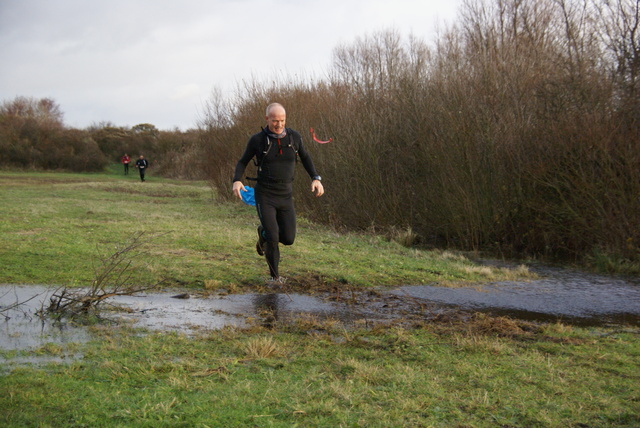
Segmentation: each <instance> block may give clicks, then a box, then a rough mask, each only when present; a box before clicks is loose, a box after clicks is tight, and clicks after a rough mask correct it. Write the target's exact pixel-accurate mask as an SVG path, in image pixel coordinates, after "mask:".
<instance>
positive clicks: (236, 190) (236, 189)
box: [233, 181, 247, 200]
mask: <svg viewBox="0 0 640 428" xmlns="http://www.w3.org/2000/svg"><path fill="white" fill-rule="evenodd" d="M241 191H242V192H246V191H247V189H245V187H244V184H242V181H234V182H233V194H234V195H236V197H237V198H238V199H240V200H242V195H241V194H240V192H241Z"/></svg>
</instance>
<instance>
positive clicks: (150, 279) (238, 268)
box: [0, 170, 526, 288]
mask: <svg viewBox="0 0 640 428" xmlns="http://www.w3.org/2000/svg"><path fill="white" fill-rule="evenodd" d="M118 173H119V170H118ZM118 173H115V172H110V173H106V174H64V173H21V172H15V173H14V172H0V185H1V188H0V198H1V200H2V204H1V206H0V264H1V265H2V266H3V272H2V274H0V281H1V282H4V283H24V284H34V283H37V284H53V285H74V284H78V285H87V284H88V283H90V281H91V280H92V279H93V277H94V273H95V270H96V269H99V262H100V260H101V259H102V258H104V257H105V256H107V255H109V254H111V253H113V252H114V251H116V250H117V249H118V248H122V247H123V246H125V245H126V244H127V242H130V240H131V239H132V238H133V237H135V236H138V235H139V234H141V233H142V234H144V235H143V237H142V239H143V240H144V241H145V242H147V245H146V246H145V252H144V254H141V255H140V256H138V257H136V258H135V259H134V260H132V262H133V263H134V265H133V268H132V269H131V272H132V273H133V275H134V276H133V278H132V279H133V280H134V281H136V282H138V283H155V282H157V281H160V280H164V281H165V284H166V285H169V286H177V287H183V288H202V287H204V285H205V284H207V285H209V286H213V287H218V286H220V287H230V286H251V285H258V284H262V283H263V282H264V278H265V277H266V276H267V273H268V271H267V269H266V264H265V262H264V259H262V258H260V257H258V256H257V255H256V253H255V238H256V227H257V216H256V214H255V209H254V208H253V207H249V206H246V205H244V204H242V203H240V202H238V203H231V204H230V203H221V202H217V201H216V195H215V194H214V193H213V191H212V190H211V188H210V187H209V186H208V185H207V184H206V183H203V182H184V181H173V180H166V179H162V178H158V177H154V176H153V175H151V176H150V177H149V178H148V180H147V181H146V182H145V183H141V182H140V181H139V179H137V176H136V174H135V171H133V172H132V174H131V175H129V176H123V175H119V174H118ZM281 272H282V274H283V275H284V276H287V277H289V279H290V283H291V284H292V285H293V286H295V285H297V286H299V287H303V288H304V287H307V288H309V287H311V288H313V287H322V286H333V285H338V286H354V287H362V286H372V285H398V284H423V283H431V282H436V281H437V282H447V283H452V282H456V281H467V280H471V281H476V280H484V279H487V278H496V279H499V278H504V277H508V276H513V275H521V274H523V273H524V274H526V272H513V271H508V270H500V269H489V268H486V267H478V266H476V265H474V264H473V263H471V262H470V261H468V260H466V259H465V258H464V257H460V256H457V255H454V254H451V253H442V252H426V251H417V250H413V249H408V248H405V247H403V246H401V245H399V244H397V243H395V242H392V241H389V240H387V239H384V238H382V237H376V236H365V235H339V234H336V233H333V232H331V231H330V230H328V229H326V228H323V227H318V226H316V225H314V224H311V223H309V222H308V221H305V220H304V219H300V221H299V233H298V238H297V240H296V243H295V245H293V246H292V247H287V248H284V249H283V250H282V262H281Z"/></svg>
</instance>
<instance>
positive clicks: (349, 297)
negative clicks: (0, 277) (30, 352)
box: [0, 266, 640, 350]
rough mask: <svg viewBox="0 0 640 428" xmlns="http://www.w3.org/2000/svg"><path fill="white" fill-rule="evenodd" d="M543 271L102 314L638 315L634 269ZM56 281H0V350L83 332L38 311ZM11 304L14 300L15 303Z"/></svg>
mask: <svg viewBox="0 0 640 428" xmlns="http://www.w3.org/2000/svg"><path fill="white" fill-rule="evenodd" d="M530 269H531V270H532V271H534V272H535V273H537V274H538V275H540V279H536V280H531V281H527V282H494V283H488V284H475V285H474V284H471V285H469V286H467V287H459V288H448V287H440V286H437V285H433V286H404V287H397V288H393V289H386V290H382V289H377V290H361V291H346V292H345V291H343V292H341V293H336V292H325V293H319V294H314V295H307V294H302V293H293V292H287V290H286V288H285V289H274V290H265V289H264V288H263V287H260V288H259V289H260V291H261V292H259V293H249V294H227V293H224V292H220V293H211V294H202V293H191V292H190V293H185V292H184V290H179V291H177V290H173V291H163V292H157V293H143V294H139V295H134V296H116V297H111V298H109V299H108V300H107V301H105V302H104V303H105V304H103V305H102V306H101V307H102V310H101V312H100V316H101V317H102V318H103V319H104V320H106V321H108V322H115V323H118V324H123V323H128V324H130V325H131V326H133V327H142V328H146V329H148V330H150V331H176V332H181V333H184V334H195V333H197V332H200V331H206V330H212V329H220V328H223V327H227V326H236V327H240V328H243V327H247V326H251V325H256V324H259V325H263V326H273V325H276V324H277V323H288V322H294V321H296V320H299V319H301V318H313V319H316V320H325V319H333V320H337V321H340V322H341V323H343V324H345V325H346V326H347V327H349V326H359V327H372V326H375V325H378V324H380V323H404V324H410V323H416V322H429V321H437V320H447V319H454V318H455V319H458V320H459V319H461V318H462V319H463V318H464V317H470V316H471V315H472V314H473V313H475V312H486V313H489V314H492V315H498V316H508V317H510V318H515V319H523V320H527V321H541V322H554V321H561V322H563V323H571V324H578V325H583V326H589V325H604V324H623V325H633V326H639V325H640V278H631V279H628V278H627V279H625V278H613V277H607V276H600V275H593V274H587V273H581V272H578V271H571V270H567V269H555V268H549V267H535V266H533V267H531V268H530ZM52 293H53V288H48V287H44V286H35V285H28V286H26V285H24V286H18V285H3V286H0V350H24V349H30V348H37V347H41V346H44V345H47V344H52V343H53V344H64V343H67V342H83V341H86V340H89V338H90V333H89V332H88V329H87V327H85V326H79V325H76V324H74V323H72V322H52V321H50V320H42V319H41V318H39V317H38V316H37V315H36V314H37V312H38V310H40V309H41V308H42V307H43V305H44V306H46V304H47V302H48V301H49V298H50V297H51V294H52ZM13 306H15V307H13Z"/></svg>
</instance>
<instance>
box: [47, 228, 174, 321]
mask: <svg viewBox="0 0 640 428" xmlns="http://www.w3.org/2000/svg"><path fill="white" fill-rule="evenodd" d="M144 237H145V233H144V232H140V233H138V234H137V235H135V236H134V238H133V239H132V240H131V241H130V242H128V243H127V244H125V245H124V246H123V247H121V248H119V249H117V250H116V251H115V252H114V253H113V254H111V255H109V256H107V257H104V258H102V259H101V260H100V264H99V265H98V266H97V267H96V269H95V271H96V274H95V279H94V280H93V282H92V284H91V286H90V287H88V288H82V289H71V288H69V287H61V288H59V289H58V290H55V291H54V292H53V294H52V296H51V298H50V301H49V306H47V307H46V308H43V309H42V310H41V311H39V315H41V316H55V317H73V316H77V315H82V314H88V313H89V312H91V311H94V310H96V309H98V307H99V306H100V304H101V303H103V302H104V301H105V300H106V299H108V298H110V297H114V296H122V295H131V294H135V293H139V292H142V291H147V290H151V289H154V288H157V287H158V286H159V285H160V284H161V283H162V281H160V282H158V283H155V284H152V285H136V284H132V283H131V277H132V270H131V268H132V259H133V258H136V257H140V256H142V255H143V254H144V252H143V251H141V247H142V246H143V245H144V244H145V242H144V241H143V238H144Z"/></svg>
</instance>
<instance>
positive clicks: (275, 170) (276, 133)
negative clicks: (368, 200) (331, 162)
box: [233, 103, 324, 283]
mask: <svg viewBox="0 0 640 428" xmlns="http://www.w3.org/2000/svg"><path fill="white" fill-rule="evenodd" d="M265 119H266V121H267V126H266V127H265V128H264V129H263V130H262V131H260V132H258V133H257V134H255V135H253V136H252V137H251V138H250V139H249V142H248V143H247V148H246V149H245V152H244V154H243V155H242V157H241V158H240V160H239V161H238V163H237V165H236V169H235V174H234V176H233V193H234V195H235V196H237V197H238V198H240V199H242V194H241V193H240V192H243V191H246V189H245V187H244V185H243V184H242V176H243V175H244V171H245V169H246V167H247V164H248V163H249V161H251V159H253V158H254V157H255V158H256V163H257V165H258V177H257V184H256V186H255V199H256V209H257V211H258V217H259V218H260V226H259V227H258V242H257V243H256V251H257V252H258V254H260V255H264V256H265V257H266V259H267V264H268V265H269V274H270V276H271V280H272V281H276V282H279V283H282V282H284V278H282V277H280V275H279V272H278V265H279V264H280V248H279V245H278V244H279V243H282V244H283V245H292V244H293V241H294V240H295V237H296V213H295V208H294V206H293V176H294V172H295V166H296V158H297V157H298V156H299V157H300V160H301V161H302V165H303V166H304V169H305V170H306V171H307V173H308V174H309V177H310V178H311V180H312V181H311V191H312V192H313V193H315V195H316V196H317V197H319V196H322V195H323V194H324V187H323V186H322V182H321V178H320V176H319V175H318V173H317V172H316V169H315V167H314V166H313V161H312V159H311V156H310V155H309V152H307V150H306V149H305V147H304V144H303V142H302V136H301V135H300V134H299V133H298V132H297V131H294V130H293V129H290V128H285V122H286V112H285V109H284V107H283V106H282V105H280V104H278V103H273V104H269V106H268V107H267V111H266V117H265Z"/></svg>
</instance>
